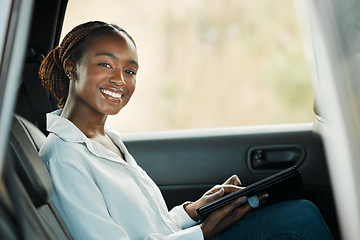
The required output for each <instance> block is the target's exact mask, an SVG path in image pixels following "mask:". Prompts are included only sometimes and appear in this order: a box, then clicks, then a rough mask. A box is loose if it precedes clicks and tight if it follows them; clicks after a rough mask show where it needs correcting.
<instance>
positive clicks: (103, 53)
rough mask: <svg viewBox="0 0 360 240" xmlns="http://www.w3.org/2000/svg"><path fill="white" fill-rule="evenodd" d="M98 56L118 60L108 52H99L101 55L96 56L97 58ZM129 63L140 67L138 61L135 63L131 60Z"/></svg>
mask: <svg viewBox="0 0 360 240" xmlns="http://www.w3.org/2000/svg"><path fill="white" fill-rule="evenodd" d="M97 56H108V57H111V58H113V59H117V57H116V56H115V55H114V54H111V53H107V52H99V53H97V54H95V57H97ZM128 63H130V64H135V65H136V66H139V63H138V62H137V61H135V60H130V61H129V62H128Z"/></svg>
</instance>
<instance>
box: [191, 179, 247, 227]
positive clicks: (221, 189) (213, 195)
mask: <svg viewBox="0 0 360 240" xmlns="http://www.w3.org/2000/svg"><path fill="white" fill-rule="evenodd" d="M240 186H241V181H240V179H239V177H238V176H236V175H233V176H231V177H230V178H229V179H228V180H226V181H225V182H224V183H223V184H222V185H216V186H214V187H213V188H211V189H210V190H209V191H207V192H206V193H205V194H204V195H203V196H202V197H201V198H200V199H199V200H197V201H196V202H194V203H191V204H189V205H187V206H186V207H185V211H186V212H187V213H188V214H189V216H190V217H191V218H192V219H193V220H194V221H199V219H198V217H197V216H196V213H195V210H196V209H198V208H199V207H202V206H204V205H206V204H208V203H210V202H213V201H215V200H216V199H219V198H221V197H222V196H225V195H227V194H229V193H232V192H236V191H238V190H241V189H243V187H240Z"/></svg>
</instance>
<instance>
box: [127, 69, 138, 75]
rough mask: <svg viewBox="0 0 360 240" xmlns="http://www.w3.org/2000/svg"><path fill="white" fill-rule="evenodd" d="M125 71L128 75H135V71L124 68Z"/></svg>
mask: <svg viewBox="0 0 360 240" xmlns="http://www.w3.org/2000/svg"><path fill="white" fill-rule="evenodd" d="M125 73H127V74H130V75H136V72H134V71H132V70H126V71H125Z"/></svg>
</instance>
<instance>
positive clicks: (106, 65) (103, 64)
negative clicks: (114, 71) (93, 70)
mask: <svg viewBox="0 0 360 240" xmlns="http://www.w3.org/2000/svg"><path fill="white" fill-rule="evenodd" d="M98 65H99V66H103V67H107V68H112V67H111V65H110V64H108V63H99V64H98Z"/></svg>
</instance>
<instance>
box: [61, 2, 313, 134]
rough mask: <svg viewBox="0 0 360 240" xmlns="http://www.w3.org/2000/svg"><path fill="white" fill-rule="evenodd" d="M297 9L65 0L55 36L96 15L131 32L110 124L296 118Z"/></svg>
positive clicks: (142, 127) (303, 66)
mask: <svg viewBox="0 0 360 240" xmlns="http://www.w3.org/2000/svg"><path fill="white" fill-rule="evenodd" d="M130 6H131V7H130ZM79 9H81V11H79ZM280 9H281V10H280ZM279 10H280V11H281V14H279ZM89 13H91V14H89ZM299 13H300V12H299V8H298V6H297V1H288V0H278V1H275V2H274V1H271V0H258V1H237V0H236V1H235V0H234V1H231V0H227V1H215V0H211V1H209V0H198V1H193V0H173V1H168V0H152V1H142V0H131V1H130V0H113V1H110V0H109V1H106V4H104V2H101V1H96V0H71V1H69V4H68V8H67V13H66V16H65V21H64V26H63V34H62V36H64V33H66V32H68V31H69V30H70V29H71V28H72V27H74V26H75V25H77V24H79V23H82V22H85V21H88V20H102V21H107V22H110V23H116V24H118V25H119V26H120V27H123V28H124V29H125V30H127V31H128V32H129V33H130V35H132V37H133V38H134V39H135V41H136V43H137V47H138V54H139V61H140V69H139V72H138V75H137V89H136V91H135V94H134V95H133V98H132V100H131V101H130V103H129V104H128V106H127V107H125V108H124V109H123V110H122V111H121V112H120V113H119V114H118V115H116V116H112V117H109V121H108V123H109V124H110V125H111V126H112V127H113V128H115V129H116V130H118V131H120V132H137V131H156V130H170V129H192V128H213V127H229V126H244V125H259V124H282V123H303V122H312V121H314V119H315V115H314V113H313V97H314V94H313V92H314V91H313V82H312V72H311V67H310V65H309V63H308V57H307V54H306V53H307V39H306V34H305V33H306V31H304V28H303V27H302V25H303V23H302V22H301V21H299V19H301V18H300V17H299V16H300V15H301V14H299Z"/></svg>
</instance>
